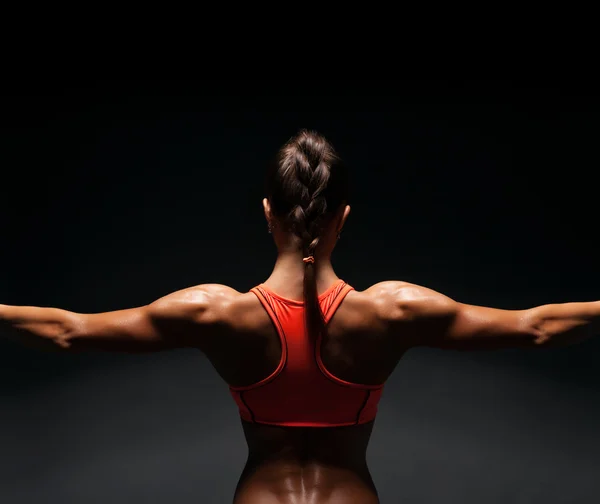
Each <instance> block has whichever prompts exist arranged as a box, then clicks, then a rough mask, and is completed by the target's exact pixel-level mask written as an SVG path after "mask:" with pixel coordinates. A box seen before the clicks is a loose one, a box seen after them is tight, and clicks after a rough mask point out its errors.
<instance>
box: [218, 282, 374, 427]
mask: <svg viewBox="0 0 600 504" xmlns="http://www.w3.org/2000/svg"><path fill="white" fill-rule="evenodd" d="M351 290H353V288H352V287H351V286H350V285H348V284H347V283H345V282H344V281H343V280H339V281H338V282H336V283H334V284H333V285H332V286H331V287H329V288H328V289H327V290H326V291H325V292H324V293H323V294H321V295H320V296H319V304H320V306H321V310H322V311H323V314H324V315H325V323H328V322H329V321H330V320H331V317H332V316H333V314H334V313H335V310H336V309H337V308H338V306H339V305H340V304H341V302H342V301H343V300H344V297H345V296H346V294H348V292H350V291H351ZM250 292H253V293H254V294H255V295H256V297H258V299H259V300H260V302H261V303H262V305H263V307H264V308H265V310H266V311H267V313H268V314H269V317H270V318H271V320H272V321H273V324H274V326H275V328H276V329H277V333H278V334H279V337H280V339H281V348H282V352H281V360H280V362H279V366H277V369H276V370H275V371H274V372H273V373H272V374H271V375H270V376H268V377H266V378H265V379H264V380H261V381H260V382H258V383H255V384H253V385H250V386H246V387H233V386H231V385H230V386H229V390H230V392H231V395H232V396H233V398H234V400H235V402H236V403H237V405H238V407H239V411H240V416H241V417H242V419H244V420H246V421H248V422H252V423H260V424H268V425H281V426H286V427H341V426H347V425H358V424H363V423H366V422H369V421H371V420H373V419H374V418H375V415H376V414H377V404H378V403H379V399H380V397H381V393H382V392H383V384H381V385H361V384H358V383H350V382H347V381H344V380H341V379H339V378H336V377H335V376H334V375H332V374H331V373H330V372H329V371H327V369H325V366H324V365H323V361H322V360H321V355H320V343H321V336H319V337H318V339H317V343H316V345H315V344H313V343H312V341H311V338H309V337H308V335H307V331H306V328H305V321H304V302H303V301H294V300H291V299H286V298H283V297H281V296H279V295H277V294H275V293H274V292H272V291H270V290H269V289H267V288H266V287H265V286H264V285H263V284H260V285H258V286H257V287H254V288H253V289H251V290H250Z"/></svg>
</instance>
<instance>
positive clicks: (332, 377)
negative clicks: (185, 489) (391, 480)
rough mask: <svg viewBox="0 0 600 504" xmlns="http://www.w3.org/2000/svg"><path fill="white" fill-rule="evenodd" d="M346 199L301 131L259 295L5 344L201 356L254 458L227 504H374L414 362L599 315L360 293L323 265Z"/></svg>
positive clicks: (338, 177)
mask: <svg viewBox="0 0 600 504" xmlns="http://www.w3.org/2000/svg"><path fill="white" fill-rule="evenodd" d="M347 191H348V180H347V172H346V170H345V169H344V166H343V164H342V163H341V161H340V159H339V158H338V157H337V155H336V153H335V151H334V149H333V148H332V146H331V145H330V144H329V143H328V142H327V141H326V140H325V138H323V137H322V136H320V135H319V134H317V133H314V132H308V131H301V132H300V133H298V135H296V136H295V137H294V138H292V139H291V140H290V141H288V142H287V143H286V144H285V145H284V146H283V147H282V148H281V149H280V151H279V153H278V156H277V158H276V161H275V162H274V163H273V165H272V166H270V168H269V170H268V172H267V197H266V198H265V199H264V200H263V206H264V213H265V217H266V219H267V223H268V229H269V232H270V233H272V235H273V238H274V241H275V244H276V246H277V249H278V257H277V261H276V263H275V266H274V269H273V272H272V273H271V275H270V276H269V278H267V279H266V280H265V281H264V282H263V283H262V284H260V285H258V286H256V287H255V288H253V289H251V290H250V291H249V292H243V293H241V292H237V291H236V290H234V289H232V288H230V287H227V286H224V285H216V284H206V285H199V286H196V287H191V288H188V289H184V290H181V291H178V292H174V293H172V294H169V295H167V296H165V297H163V298H161V299H158V300H157V301H155V302H153V303H151V304H149V305H147V306H142V307H139V308H134V309H128V310H120V311H114V312H108V313H97V314H80V313H73V312H69V311H65V310H61V309H57V308H39V307H22V306H7V305H0V324H1V326H2V328H3V329H4V328H7V329H10V331H4V330H3V332H6V333H8V334H9V335H13V336H15V337H16V338H17V339H18V340H19V341H22V342H29V341H30V342H32V343H34V344H40V345H42V346H46V347H48V348H55V349H61V350H64V351H78V350H89V349H99V350H115V351H129V352H141V351H151V350H161V349H170V348H175V347H192V348H196V349H200V350H201V351H202V352H204V354H205V355H206V356H207V357H208V359H209V360H210V362H211V363H212V364H213V366H214V368H215V369H216V371H217V372H218V373H219V375H220V376H221V377H222V378H223V379H224V380H225V381H226V382H227V383H228V384H229V386H230V391H231V395H232V397H233V399H234V400H235V401H236V403H237V405H238V407H239V411H240V416H241V422H242V426H243V429H244V433H245V436H246V440H247V444H248V459H247V463H246V466H245V468H244V471H243V473H242V476H241V478H240V480H239V483H238V485H237V488H236V492H235V498H234V504H282V503H292V502H293V503H296V504H300V503H309V502H310V503H312V504H316V503H320V504H375V503H378V502H379V500H378V495H377V490H376V489H375V486H374V485H373V481H372V479H371V475H370V473H369V469H368V467H367V464H366V449H367V444H368V442H369V438H370V435H371V431H372V429H373V423H374V420H375V416H376V413H377V404H378V402H379V399H380V397H381V394H382V391H383V386H384V383H385V381H386V380H387V378H388V377H389V376H390V374H391V373H392V371H393V370H394V368H395V367H396V365H397V363H398V361H399V360H400V358H401V357H402V356H403V355H404V353H405V352H406V351H407V350H408V349H410V348H412V347H415V346H433V347H440V348H451V349H491V348H506V347H518V346H522V347H526V346H529V347H540V348H544V347H548V346H550V345H556V344H567V343H572V342H575V341H579V340H581V339H584V338H586V337H588V336H590V335H592V334H594V332H595V331H596V330H597V324H598V320H599V316H600V303H598V302H590V303H564V304H555V305H544V306H538V307H535V308H531V309H528V310H499V309H494V308H485V307H478V306H473V305H466V304H462V303H458V302H455V301H453V300H452V299H449V298H448V297H446V296H444V295H442V294H440V293H437V292H434V291H432V290H430V289H427V288H424V287H420V286H417V285H414V284H409V283H406V282H400V281H388V282H381V283H378V284H376V285H373V286H372V287H370V288H369V289H367V290H365V291H363V292H358V291H356V290H354V289H353V288H352V287H351V286H350V285H349V284H347V283H345V282H344V281H343V280H341V279H340V278H339V277H338V276H337V275H336V274H335V271H334V269H333V267H332V265H331V261H330V256H331V253H332V251H333V249H334V247H335V244H336V241H337V239H338V238H339V235H340V232H341V230H342V228H343V226H344V223H345V221H346V219H347V218H348V215H349V213H350V207H349V206H348V194H347Z"/></svg>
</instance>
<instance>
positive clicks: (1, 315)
mask: <svg viewBox="0 0 600 504" xmlns="http://www.w3.org/2000/svg"><path fill="white" fill-rule="evenodd" d="M231 291H233V289H229V288H228V287H225V286H221V285H215V284H208V285H199V286H196V287H190V288H188V289H183V290H180V291H177V292H174V293H172V294H169V295H167V296H164V297H162V298H160V299H158V300H156V301H154V302H153V303H150V304H148V305H145V306H140V307H138V308H131V309H127V310H118V311H112V312H105V313H93V314H83V313H74V312H71V311H68V310H62V309H59V308H41V307H35V306H9V305H0V336H8V337H10V338H11V339H15V340H16V341H18V342H22V343H24V344H30V345H32V346H38V347H42V348H43V347H45V348H48V349H60V350H69V351H78V350H109V351H123V352H147V351H156V350H165V349H171V348H177V347H185V346H189V347H197V348H200V349H202V348H203V346H204V345H205V344H206V343H207V341H208V338H210V337H211V334H212V333H213V332H214V331H213V329H214V327H215V326H216V324H217V323H218V322H219V317H220V316H221V314H222V309H221V307H222V306H223V300H224V298H225V297H227V295H229V294H230V293H231ZM233 292H235V291H233Z"/></svg>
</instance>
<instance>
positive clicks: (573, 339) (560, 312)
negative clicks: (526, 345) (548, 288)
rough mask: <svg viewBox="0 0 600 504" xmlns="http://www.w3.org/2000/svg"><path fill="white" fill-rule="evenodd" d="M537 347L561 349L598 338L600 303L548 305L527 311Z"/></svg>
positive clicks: (599, 332) (599, 330) (599, 331)
mask: <svg viewBox="0 0 600 504" xmlns="http://www.w3.org/2000/svg"><path fill="white" fill-rule="evenodd" d="M527 318H528V323H530V324H531V325H532V327H533V328H534V331H535V334H536V343H539V344H542V345H548V346H560V345H569V344H572V343H577V342H579V341H583V340H586V339H588V338H590V337H592V336H596V335H598V334H600V301H593V302H587V303H560V304H547V305H542V306H538V307H535V308H532V309H530V310H527Z"/></svg>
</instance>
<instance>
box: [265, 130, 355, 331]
mask: <svg viewBox="0 0 600 504" xmlns="http://www.w3.org/2000/svg"><path fill="white" fill-rule="evenodd" d="M347 193H348V184H347V173H346V170H345V169H344V166H343V165H342V163H341V161H340V159H339V158H338V157H337V154H336V153H335V151H334V149H333V147H332V146H331V144H329V142H327V140H326V139H325V138H324V137H323V136H321V135H319V134H318V133H315V132H311V131H306V130H301V131H300V132H299V133H298V134H297V135H296V136H295V137H293V138H291V139H290V140H289V141H288V142H287V143H286V144H285V145H284V146H283V147H282V148H281V149H280V150H279V153H278V156H277V159H276V163H274V164H273V165H271V167H270V169H269V171H268V172H267V196H268V198H269V200H270V203H271V209H272V211H273V213H274V214H275V215H277V216H279V217H280V218H281V219H282V222H283V223H284V225H285V226H286V228H288V229H289V231H290V232H292V233H293V234H294V235H296V236H298V237H299V238H300V240H301V243H302V252H303V255H304V256H305V257H306V256H313V259H314V254H315V252H316V250H317V247H318V245H319V240H320V238H321V234H322V232H323V229H324V225H325V223H326V222H327V219H328V217H330V216H331V215H332V214H333V212H334V211H335V210H337V209H338V208H339V206H340V205H341V204H343V203H344V202H346V201H347V196H348V195H347ZM304 303H305V308H306V310H305V314H306V323H307V328H308V331H309V333H310V334H311V335H312V336H313V337H314V338H316V337H317V335H318V334H324V333H325V332H326V329H327V328H326V326H325V321H324V318H323V313H322V312H321V307H320V305H319V299H318V294H317V284H316V266H315V264H313V262H310V261H308V262H305V269H304Z"/></svg>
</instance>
